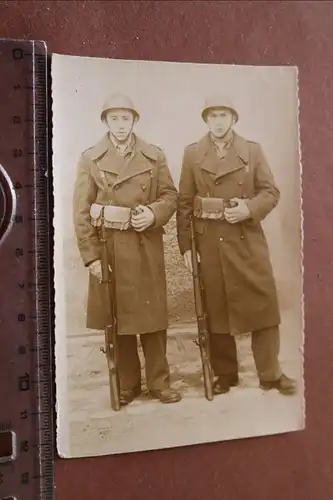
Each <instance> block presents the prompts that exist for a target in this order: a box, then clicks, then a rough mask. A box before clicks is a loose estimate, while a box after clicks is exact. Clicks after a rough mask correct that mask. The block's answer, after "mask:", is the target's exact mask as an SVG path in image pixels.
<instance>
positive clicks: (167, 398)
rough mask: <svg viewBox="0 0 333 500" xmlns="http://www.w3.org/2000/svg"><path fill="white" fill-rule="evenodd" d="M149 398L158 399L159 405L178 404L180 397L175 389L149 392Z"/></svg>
mask: <svg viewBox="0 0 333 500" xmlns="http://www.w3.org/2000/svg"><path fill="white" fill-rule="evenodd" d="M149 393H150V396H151V397H152V398H155V399H159V400H160V401H161V403H164V404H168V403H178V401H180V400H181V395H180V393H179V392H178V391H176V390H175V389H171V388H167V389H162V390H160V391H149Z"/></svg>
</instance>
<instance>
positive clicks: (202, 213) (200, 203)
mask: <svg viewBox="0 0 333 500" xmlns="http://www.w3.org/2000/svg"><path fill="white" fill-rule="evenodd" d="M225 208H226V203H225V201H224V200H223V199H222V198H204V197H201V196H196V197H195V198H194V206H193V215H194V217H197V218H198V219H211V220H223V219H224V209H225Z"/></svg>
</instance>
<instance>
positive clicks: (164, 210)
mask: <svg viewBox="0 0 333 500" xmlns="http://www.w3.org/2000/svg"><path fill="white" fill-rule="evenodd" d="M156 175H157V179H156V200H155V201H153V202H151V203H149V204H148V205H147V206H148V207H149V208H150V209H151V210H152V212H153V213H154V216H155V222H154V224H153V226H152V228H159V227H162V226H164V225H165V224H167V222H168V221H169V220H170V219H171V217H172V216H173V214H174V213H175V211H176V208H177V197H178V192H177V189H176V187H175V185H174V182H173V179H172V176H171V173H170V170H169V167H168V164H167V160H166V157H165V155H164V153H163V152H160V153H159V158H158V165H157V174H156Z"/></svg>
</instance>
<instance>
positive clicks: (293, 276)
mask: <svg viewBox="0 0 333 500" xmlns="http://www.w3.org/2000/svg"><path fill="white" fill-rule="evenodd" d="M52 72H53V76H52V78H53V96H52V97H53V114H54V116H53V154H54V160H53V169H54V186H55V187H54V192H55V220H54V223H55V227H56V231H55V235H56V241H55V279H56V302H57V310H58V319H59V311H61V314H62V317H61V324H62V325H63V328H64V329H65V332H66V333H65V334H66V335H67V336H72V335H81V334H83V333H84V332H85V306H86V298H87V284H88V274H87V270H86V269H85V268H84V267H83V264H82V262H81V260H80V256H79V254H78V251H77V248H76V241H75V236H74V230H73V229H74V228H73V219H72V195H73V185H74V182H75V177H76V172H77V163H78V159H79V156H80V154H81V153H82V152H83V151H84V150H85V149H87V148H88V147H90V146H93V145H94V144H95V143H96V142H97V141H98V140H99V139H100V137H101V136H102V135H103V134H104V133H105V131H106V129H105V128H104V126H103V125H102V123H101V122H100V110H101V107H102V104H103V101H104V100H105V98H106V97H107V96H108V95H109V94H110V93H112V92H115V91H121V92H123V93H125V94H128V95H129V96H130V97H131V98H132V99H133V100H134V102H135V104H136V105H137V107H138V109H139V112H140V114H141V119H140V121H139V123H138V124H137V126H136V132H137V134H138V135H139V136H141V137H142V138H143V139H144V140H145V141H147V142H150V143H154V144H157V145H159V146H160V147H161V148H162V149H163V150H164V152H165V154H166V156H167V160H168V164H169V168H170V170H171V173H172V176H173V179H174V182H175V184H176V186H177V187H178V182H179V175H180V168H181V162H182V156H183V150H184V147H185V146H186V145H187V144H189V143H192V142H194V141H196V140H198V139H199V138H201V137H202V136H203V135H204V134H205V133H206V132H207V129H206V127H205V124H204V122H203V121H202V119H201V116H200V115H201V109H202V106H203V104H204V100H205V97H206V95H208V94H210V93H211V92H215V91H217V90H219V91H223V92H224V93H225V94H226V95H227V96H228V97H230V98H231V99H232V100H233V101H234V104H235V106H236V108H237V110H238V113H239V116H240V119H239V122H238V123H237V125H236V127H235V130H236V131H237V132H238V133H239V134H240V135H242V136H244V137H245V138H247V139H249V140H253V141H258V142H260V143H261V145H262V148H263V150H264V152H265V154H266V157H267V159H268V161H269V164H270V167H271V169H272V171H273V175H274V177H275V180H276V183H277V185H278V187H279V188H280V190H281V201H280V203H279V205H278V207H277V208H276V209H275V210H274V211H273V212H272V213H271V214H270V215H269V216H268V217H267V219H266V220H265V221H264V224H263V226H264V229H265V230H266V235H267V238H268V243H269V247H270V251H271V259H272V263H273V268H274V273H275V276H276V280H277V286H278V292H279V297H280V304H281V309H282V314H283V312H284V311H285V312H287V311H288V313H290V312H292V315H293V316H294V322H295V323H294V324H298V325H299V332H298V333H299V334H300V335H301V333H302V332H301V329H302V314H301V286H302V282H301V242H302V240H301V237H302V235H301V212H300V195H301V187H300V174H301V171H300V156H299V143H298V114H297V113H298V95H297V86H298V74H297V70H296V68H293V67H251V66H231V65H230V66H225V65H207V64H186V63H185V64H184V63H168V62H163V63H159V62H152V61H121V60H113V61H110V60H105V59H98V58H84V57H73V56H54V59H53V69H52ZM165 259H166V273H167V283H168V302H169V321H170V325H171V326H173V325H177V324H178V325H180V324H184V323H185V324H186V323H187V322H193V320H195V314H194V308H193V291H192V278H191V276H190V275H189V274H188V272H187V271H186V269H185V268H184V265H183V261H182V258H181V256H180V254H179V250H178V245H177V238H176V232H175V220H174V218H173V219H172V220H171V221H170V222H169V224H168V225H167V227H166V235H165Z"/></svg>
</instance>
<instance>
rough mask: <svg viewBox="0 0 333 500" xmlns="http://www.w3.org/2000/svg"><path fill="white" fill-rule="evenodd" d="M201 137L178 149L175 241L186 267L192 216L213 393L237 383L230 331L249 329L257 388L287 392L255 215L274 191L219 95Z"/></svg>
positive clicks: (263, 211)
mask: <svg viewBox="0 0 333 500" xmlns="http://www.w3.org/2000/svg"><path fill="white" fill-rule="evenodd" d="M202 118H203V120H204V121H205V122H206V124H207V127H208V129H209V131H208V133H207V135H205V136H204V137H203V138H202V139H201V140H199V141H198V142H196V143H194V144H190V145H189V146H187V147H186V148H185V151H184V157H183V165H182V171H181V177H180V184H179V200H178V209H177V231H178V243H179V248H180V252H181V254H182V255H183V256H184V263H185V266H186V267H187V268H188V269H189V270H190V271H192V264H191V250H190V248H191V242H190V229H189V220H190V217H191V216H192V214H193V215H194V226H195V233H196V239H197V245H198V254H199V255H198V259H200V267H201V274H202V279H203V285H204V298H205V305H206V310H207V315H208V320H209V325H210V332H211V336H210V339H211V364H212V369H213V372H214V375H215V376H216V380H215V382H214V386H213V391H214V394H223V393H226V392H228V391H229V389H230V387H232V386H235V385H238V383H239V378H238V359H237V351H236V342H235V335H237V334H244V333H250V332H251V333H252V351H253V356H254V360H255V364H256V369H257V374H258V378H259V383H260V387H261V388H262V389H264V390H269V389H273V388H276V389H278V390H279V391H280V392H281V393H282V394H293V393H294V392H295V381H294V380H292V379H290V378H289V377H287V376H286V375H285V374H284V373H282V371H281V367H280V364H279V359H278V357H279V345H280V333H279V324H280V311H279V304H278V300H277V292H276V285H275V280H274V277H273V271H272V267H271V262H270V256H269V250H268V246H267V241H266V237H265V235H264V232H263V229H262V226H261V221H262V220H263V219H264V218H265V217H266V216H267V215H268V214H269V213H270V212H271V211H272V210H273V208H274V207H275V206H276V205H277V203H278V201H279V197H280V193H279V190H278V188H277V187H276V185H275V182H274V179H273V175H272V172H271V170H270V168H269V165H268V163H267V160H266V158H265V156H264V153H263V150H262V148H261V146H260V145H259V144H258V143H255V142H252V141H248V140H246V139H244V138H242V137H241V136H240V135H238V134H236V133H235V132H234V131H233V125H234V124H235V123H236V122H237V121H238V113H237V111H236V109H235V108H234V107H233V105H232V104H231V103H230V102H229V101H228V100H227V99H225V98H224V97H223V96H220V95H213V96H211V97H210V98H208V99H207V101H206V104H205V107H204V109H203V111H202Z"/></svg>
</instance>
